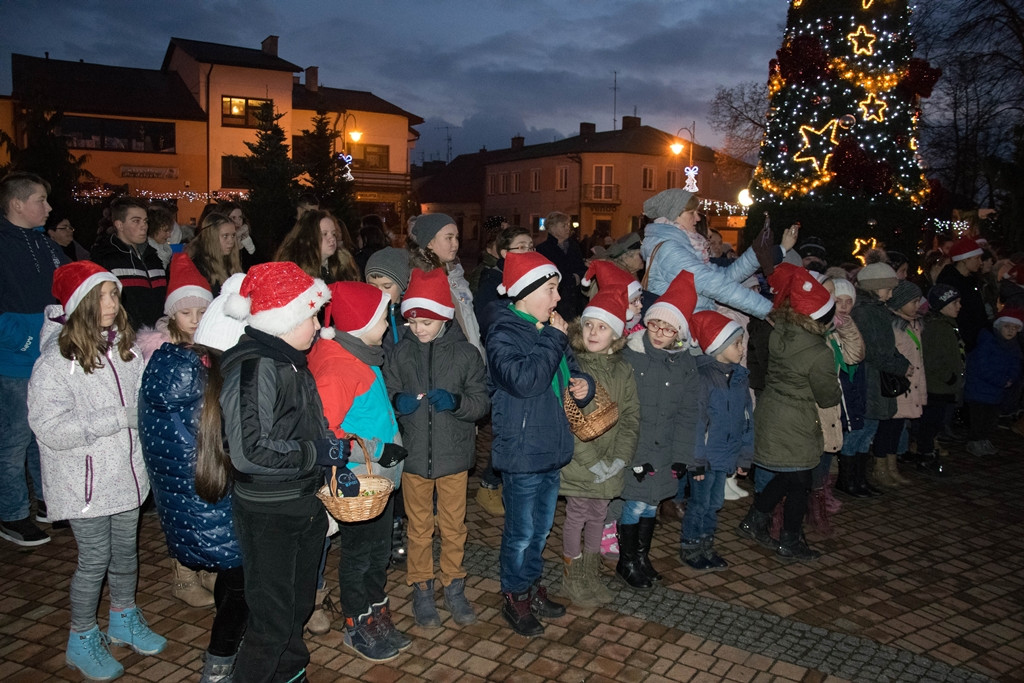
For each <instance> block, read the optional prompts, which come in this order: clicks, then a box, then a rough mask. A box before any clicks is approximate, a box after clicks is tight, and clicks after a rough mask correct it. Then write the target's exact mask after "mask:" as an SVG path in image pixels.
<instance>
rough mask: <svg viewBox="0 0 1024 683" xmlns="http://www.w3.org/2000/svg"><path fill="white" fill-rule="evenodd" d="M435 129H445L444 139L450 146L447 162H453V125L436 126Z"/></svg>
mask: <svg viewBox="0 0 1024 683" xmlns="http://www.w3.org/2000/svg"><path fill="white" fill-rule="evenodd" d="M434 130H443V131H444V140H445V142H446V143H447V146H448V157H447V161H446V162H445V163H448V164H450V163H452V128H451V126H434Z"/></svg>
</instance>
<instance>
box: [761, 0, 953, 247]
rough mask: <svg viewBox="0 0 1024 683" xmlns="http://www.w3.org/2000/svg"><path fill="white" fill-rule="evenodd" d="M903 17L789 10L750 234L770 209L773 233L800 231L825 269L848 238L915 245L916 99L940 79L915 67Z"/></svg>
mask: <svg viewBox="0 0 1024 683" xmlns="http://www.w3.org/2000/svg"><path fill="white" fill-rule="evenodd" d="M910 14H911V12H910V9H909V7H908V4H907V0H791V3H790V8H789V14H788V17H787V23H786V31H785V35H784V36H783V41H782V47H781V49H780V50H779V51H778V53H777V54H778V59H773V60H772V61H771V63H770V75H769V80H768V92H769V109H768V113H767V119H768V121H767V129H766V131H765V135H764V138H763V140H762V142H761V150H760V155H759V163H758V166H757V169H756V171H755V173H754V183H753V188H752V194H753V196H754V199H755V201H756V202H757V204H756V206H755V207H753V210H752V211H751V212H750V220H749V221H748V230H749V231H753V230H755V229H757V228H759V227H760V225H761V223H762V221H763V215H764V212H765V211H766V210H767V211H770V212H771V215H772V218H773V220H776V219H777V221H778V222H777V223H776V224H777V225H787V224H789V223H790V222H791V221H797V220H799V221H801V222H802V223H803V226H804V229H805V231H806V232H807V233H808V234H813V235H816V236H818V237H819V238H821V239H822V240H823V241H824V242H825V244H826V246H827V247H828V249H829V253H830V255H831V257H832V260H833V261H842V260H849V256H846V255H848V254H850V253H851V251H852V247H853V239H854V238H856V237H871V236H873V237H877V238H879V239H880V240H881V241H884V242H886V243H888V244H889V245H890V246H893V247H896V246H898V247H901V248H903V249H906V248H908V247H909V246H911V245H912V244H913V243H914V242H916V240H917V237H918V234H919V230H918V228H919V226H920V224H921V221H922V220H923V218H924V216H923V212H922V211H921V207H923V206H924V204H925V202H926V200H927V198H928V183H927V181H926V179H925V178H924V175H923V174H922V171H921V166H920V163H919V159H920V157H919V155H918V153H917V149H918V123H919V119H920V116H921V109H920V100H921V98H922V97H928V96H929V95H930V94H931V91H932V87H933V86H934V84H935V82H936V80H937V79H938V76H939V73H938V72H937V71H935V70H933V69H931V68H930V67H929V66H928V64H927V63H925V62H924V61H922V60H919V59H913V58H912V55H913V52H914V40H913V38H912V37H911V32H910ZM876 225H877V230H878V234H875V235H872V234H870V233H871V231H872V230H873V229H874V228H869V226H876Z"/></svg>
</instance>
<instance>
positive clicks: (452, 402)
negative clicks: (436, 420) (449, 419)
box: [427, 389, 462, 412]
mask: <svg viewBox="0 0 1024 683" xmlns="http://www.w3.org/2000/svg"><path fill="white" fill-rule="evenodd" d="M427 400H429V401H430V405H432V406H434V410H436V411H438V412H443V411H445V410H456V409H457V408H458V407H459V404H460V403H462V399H461V398H460V397H459V396H455V395H454V394H451V393H449V392H447V391H445V390H444V389H432V390H430V391H429V392H427Z"/></svg>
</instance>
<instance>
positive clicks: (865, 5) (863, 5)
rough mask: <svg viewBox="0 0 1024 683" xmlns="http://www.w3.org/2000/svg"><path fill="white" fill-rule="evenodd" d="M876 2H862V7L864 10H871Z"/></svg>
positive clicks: (866, 0)
mask: <svg viewBox="0 0 1024 683" xmlns="http://www.w3.org/2000/svg"><path fill="white" fill-rule="evenodd" d="M874 2H875V0H863V1H862V2H861V4H860V6H861V7H863V8H864V9H871V5H872V4H873V3H874Z"/></svg>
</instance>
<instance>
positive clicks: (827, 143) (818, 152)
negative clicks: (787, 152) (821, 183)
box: [793, 119, 839, 173]
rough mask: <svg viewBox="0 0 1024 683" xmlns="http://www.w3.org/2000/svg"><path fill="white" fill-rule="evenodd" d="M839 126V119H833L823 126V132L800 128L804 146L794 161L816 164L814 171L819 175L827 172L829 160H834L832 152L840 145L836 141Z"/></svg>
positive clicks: (806, 127)
mask: <svg viewBox="0 0 1024 683" xmlns="http://www.w3.org/2000/svg"><path fill="white" fill-rule="evenodd" d="M838 126H839V119H832V120H831V121H829V122H828V123H826V124H825V125H824V126H822V128H821V130H814V128H812V127H811V126H800V135H801V136H803V139H804V146H803V147H801V148H800V151H798V152H797V153H796V154H794V155H793V161H809V162H811V163H812V164H814V170H815V171H817V172H818V173H824V172H825V171H827V170H828V162H829V159H831V158H832V152H833V150H834V148H835V146H836V145H837V144H838V143H839V140H837V139H836V132H837V128H838ZM819 157H820V161H819Z"/></svg>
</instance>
